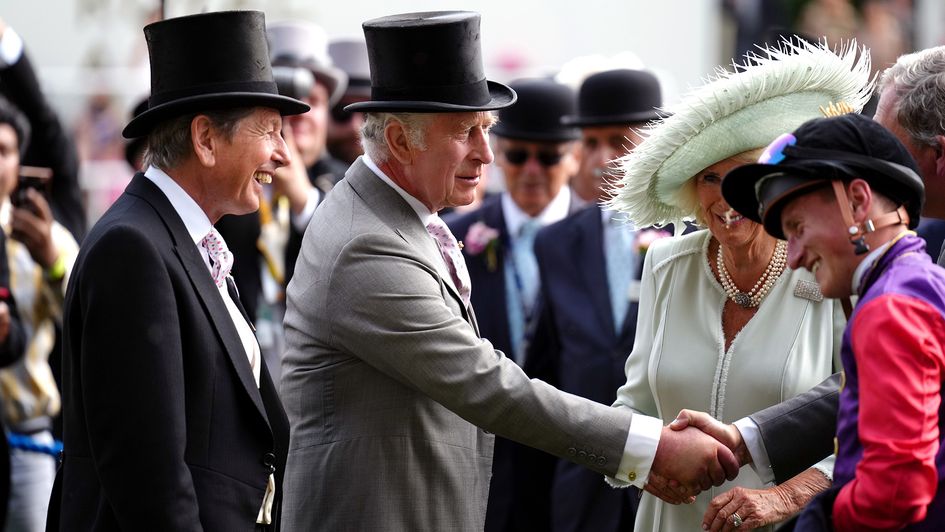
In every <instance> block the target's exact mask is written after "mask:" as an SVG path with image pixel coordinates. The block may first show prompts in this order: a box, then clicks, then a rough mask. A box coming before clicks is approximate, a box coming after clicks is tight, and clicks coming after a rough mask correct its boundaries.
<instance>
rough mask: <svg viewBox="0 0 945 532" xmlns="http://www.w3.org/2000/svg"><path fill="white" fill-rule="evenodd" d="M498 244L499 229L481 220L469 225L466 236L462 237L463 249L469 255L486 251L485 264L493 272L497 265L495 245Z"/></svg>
mask: <svg viewBox="0 0 945 532" xmlns="http://www.w3.org/2000/svg"><path fill="white" fill-rule="evenodd" d="M498 245H499V230H498V229H495V228H493V227H489V226H488V225H486V224H485V223H483V222H476V223H474V224H472V225H471V226H469V231H467V232H466V237H465V238H464V239H463V249H465V250H466V253H468V254H469V255H470V256H476V255H480V254H482V253H483V252H485V253H486V266H487V267H488V268H489V271H490V272H494V271H495V270H496V267H497V266H498V261H497V259H496V247H498Z"/></svg>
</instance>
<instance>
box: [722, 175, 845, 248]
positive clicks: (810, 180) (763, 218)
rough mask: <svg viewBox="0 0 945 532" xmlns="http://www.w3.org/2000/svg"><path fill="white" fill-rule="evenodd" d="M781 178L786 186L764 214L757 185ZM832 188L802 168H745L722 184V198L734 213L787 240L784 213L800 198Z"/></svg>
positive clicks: (772, 199)
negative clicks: (791, 201) (780, 176)
mask: <svg viewBox="0 0 945 532" xmlns="http://www.w3.org/2000/svg"><path fill="white" fill-rule="evenodd" d="M777 174H782V175H783V176H784V177H785V178H786V179H787V182H786V183H785V185H784V186H781V187H779V189H778V191H777V195H776V197H773V198H771V201H770V202H769V204H768V205H767V206H766V209H765V212H761V203H760V202H759V201H758V195H757V186H758V183H759V182H760V181H761V180H762V179H764V178H766V177H769V176H776V175H777ZM829 184H830V181H829V180H825V179H823V177H821V176H818V175H816V173H814V172H811V171H808V170H805V169H803V168H797V167H791V168H786V167H783V166H778V165H774V164H746V165H743V166H739V167H737V168H735V169H733V170H732V171H731V172H729V173H728V174H726V175H725V178H724V179H723V180H722V197H723V198H725V201H726V202H727V203H728V204H729V206H730V207H731V208H732V209H735V211H736V212H737V213H739V214H741V215H742V216H744V217H745V218H748V219H749V220H751V221H753V222H755V223H758V224H762V225H763V226H764V228H765V231H767V232H768V234H769V235H771V236H773V237H775V238H780V239H782V240H784V232H783V231H782V230H781V210H782V209H784V206H785V205H787V203H788V202H789V201H790V200H791V199H793V198H796V197H798V196H799V195H801V194H805V193H807V192H810V191H812V190H813V189H816V188H820V187H824V186H827V185H829Z"/></svg>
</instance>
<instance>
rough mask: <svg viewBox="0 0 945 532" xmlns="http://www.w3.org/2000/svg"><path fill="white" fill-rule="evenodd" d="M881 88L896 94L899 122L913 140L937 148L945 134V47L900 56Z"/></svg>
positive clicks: (884, 78)
mask: <svg viewBox="0 0 945 532" xmlns="http://www.w3.org/2000/svg"><path fill="white" fill-rule="evenodd" d="M880 87H881V89H882V90H886V88H887V87H892V88H893V90H894V91H895V94H896V96H897V98H896V104H895V105H896V108H895V116H896V120H897V121H898V122H899V125H900V126H902V128H903V129H904V130H905V131H906V132H907V133H909V135H910V136H911V137H912V139H913V140H914V141H915V142H916V143H917V144H921V145H925V146H937V145H938V142H937V140H936V137H937V136H938V135H945V46H937V47H935V48H927V49H925V50H919V51H918V52H915V53H911V54H907V55H903V56H901V57H899V59H898V60H896V64H894V65H893V66H891V67H889V68H888V69H886V71H885V72H883V76H882V79H881V81H880Z"/></svg>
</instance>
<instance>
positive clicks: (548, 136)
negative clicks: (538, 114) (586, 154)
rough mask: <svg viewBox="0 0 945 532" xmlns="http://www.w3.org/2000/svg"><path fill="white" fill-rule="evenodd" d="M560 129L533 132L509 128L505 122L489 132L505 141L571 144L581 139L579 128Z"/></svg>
mask: <svg viewBox="0 0 945 532" xmlns="http://www.w3.org/2000/svg"><path fill="white" fill-rule="evenodd" d="M570 129H571V130H570V131H569V130H568V129H567V128H566V129H559V130H558V131H548V132H545V131H533V130H525V129H519V128H514V127H509V126H508V125H507V124H504V123H503V122H499V123H498V124H496V125H495V127H493V128H492V129H490V130H489V132H490V133H491V134H493V135H495V136H497V137H502V138H505V139H515V140H526V141H535V142H571V141H572V140H577V139H579V138H581V130H580V129H578V128H577V127H574V128H570Z"/></svg>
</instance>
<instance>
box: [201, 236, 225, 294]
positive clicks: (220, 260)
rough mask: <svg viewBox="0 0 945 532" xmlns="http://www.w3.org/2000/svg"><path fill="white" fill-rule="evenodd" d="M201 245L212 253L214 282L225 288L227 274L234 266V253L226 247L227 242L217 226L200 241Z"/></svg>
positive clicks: (211, 272) (211, 273)
mask: <svg viewBox="0 0 945 532" xmlns="http://www.w3.org/2000/svg"><path fill="white" fill-rule="evenodd" d="M200 245H201V246H203V248H204V249H206V250H207V253H209V254H210V262H211V263H212V265H213V267H212V269H211V271H210V275H212V276H213V282H214V283H216V284H217V287H219V288H223V286H224V285H225V284H226V276H227V275H229V274H230V269H231V268H233V254H232V253H230V250H228V249H226V242H224V241H223V237H222V236H220V233H218V232H217V230H216V228H215V227H211V228H210V232H209V233H207V236H205V237H203V240H201V241H200Z"/></svg>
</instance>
